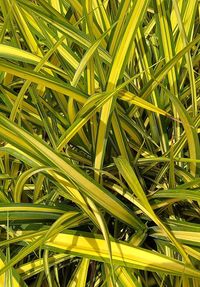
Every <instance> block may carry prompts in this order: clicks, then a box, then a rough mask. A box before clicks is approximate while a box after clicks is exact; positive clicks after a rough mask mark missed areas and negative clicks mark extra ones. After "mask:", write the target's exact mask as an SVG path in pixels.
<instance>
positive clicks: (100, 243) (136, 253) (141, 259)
mask: <svg viewBox="0 0 200 287" xmlns="http://www.w3.org/2000/svg"><path fill="white" fill-rule="evenodd" d="M45 246H46V247H48V248H49V249H52V250H60V251H62V252H63V251H65V252H67V253H70V254H73V255H78V256H80V257H82V256H83V257H86V258H93V259H95V260H99V261H101V262H102V261H103V262H107V263H108V261H109V254H108V249H107V243H106V242H105V241H104V240H103V239H101V237H99V236H98V237H96V236H93V237H91V234H90V235H89V234H88V235H87V234H84V235H82V234H81V233H79V234H76V232H75V233H74V232H72V233H69V232H68V233H65V234H61V233H60V234H59V235H57V236H56V237H55V238H54V239H52V240H50V241H49V242H48V243H46V244H45ZM111 247H112V253H113V262H114V263H115V264H116V265H120V266H125V267H130V268H137V269H143V270H155V271H156V272H165V273H167V274H174V275H182V274H183V273H184V274H185V275H187V276H190V277H197V278H200V272H199V271H198V270H195V269H194V268H191V267H188V266H187V265H184V264H183V263H182V262H180V261H177V260H174V259H172V258H169V257H167V256H164V255H161V254H157V253H155V252H152V251H147V250H145V249H142V248H139V247H133V246H130V245H128V244H125V243H119V242H115V241H111ZM0 272H2V271H0Z"/></svg>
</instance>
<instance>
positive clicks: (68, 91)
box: [0, 62, 87, 103]
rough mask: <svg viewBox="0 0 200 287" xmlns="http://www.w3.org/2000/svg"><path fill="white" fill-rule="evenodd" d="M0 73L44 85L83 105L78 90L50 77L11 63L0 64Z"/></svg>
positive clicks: (81, 94) (84, 96) (83, 97)
mask: <svg viewBox="0 0 200 287" xmlns="http://www.w3.org/2000/svg"><path fill="white" fill-rule="evenodd" d="M0 71H4V72H7V73H10V74H12V75H16V76H18V77H21V78H23V79H26V80H29V81H31V82H33V83H36V84H41V85H44V86H45V87H47V88H50V89H52V90H55V91H57V92H59V93H61V94H64V95H66V96H69V97H72V98H74V99H75V100H77V101H78V102H80V103H85V101H86V99H87V97H86V95H84V94H83V93H82V92H80V91H79V90H78V89H74V88H73V87H71V86H70V85H67V84H65V83H64V82H61V81H59V80H57V79H56V78H55V77H51V76H50V75H48V77H47V76H44V75H42V74H39V73H36V72H31V71H30V70H28V69H25V68H21V67H17V66H15V65H13V64H11V63H5V62H1V63H0Z"/></svg>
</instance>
